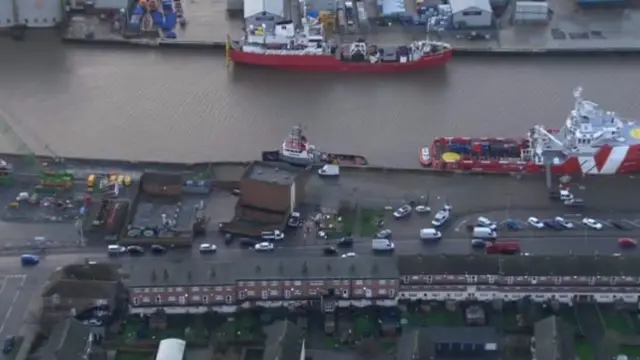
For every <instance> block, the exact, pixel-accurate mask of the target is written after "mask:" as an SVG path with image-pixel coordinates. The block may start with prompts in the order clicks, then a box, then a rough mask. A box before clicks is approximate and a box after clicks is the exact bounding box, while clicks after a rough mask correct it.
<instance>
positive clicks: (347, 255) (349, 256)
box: [341, 252, 356, 258]
mask: <svg viewBox="0 0 640 360" xmlns="http://www.w3.org/2000/svg"><path fill="white" fill-rule="evenodd" d="M341 257H342V258H351V257H356V253H354V252H348V253H346V254H342V256H341Z"/></svg>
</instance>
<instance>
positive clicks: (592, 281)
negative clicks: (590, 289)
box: [589, 276, 596, 285]
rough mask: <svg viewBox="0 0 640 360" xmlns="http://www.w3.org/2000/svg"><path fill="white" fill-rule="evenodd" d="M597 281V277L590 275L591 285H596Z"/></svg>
mask: <svg viewBox="0 0 640 360" xmlns="http://www.w3.org/2000/svg"><path fill="white" fill-rule="evenodd" d="M595 283H596V278H595V277H593V276H592V277H590V278H589V285H594V284H595Z"/></svg>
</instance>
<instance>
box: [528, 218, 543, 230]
mask: <svg viewBox="0 0 640 360" xmlns="http://www.w3.org/2000/svg"><path fill="white" fill-rule="evenodd" d="M527 222H528V223H529V225H531V226H533V227H534V228H536V229H542V228H544V223H543V222H542V221H540V219H538V218H537V217H533V216H532V217H530V218H528V219H527Z"/></svg>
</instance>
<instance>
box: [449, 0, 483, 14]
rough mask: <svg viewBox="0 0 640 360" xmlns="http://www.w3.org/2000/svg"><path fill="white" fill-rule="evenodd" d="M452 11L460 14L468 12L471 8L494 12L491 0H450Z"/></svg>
mask: <svg viewBox="0 0 640 360" xmlns="http://www.w3.org/2000/svg"><path fill="white" fill-rule="evenodd" d="M449 4H451V11H452V12H453V13H454V14H455V13H459V12H461V11H465V10H468V9H470V8H477V9H480V10H482V11H486V12H493V10H492V9H491V4H490V3H489V0H450V1H449Z"/></svg>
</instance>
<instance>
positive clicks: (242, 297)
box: [238, 291, 247, 300]
mask: <svg viewBox="0 0 640 360" xmlns="http://www.w3.org/2000/svg"><path fill="white" fill-rule="evenodd" d="M246 296H247V294H246V293H245V292H244V291H240V292H238V298H239V299H240V300H242V299H244V298H245V297H246Z"/></svg>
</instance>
